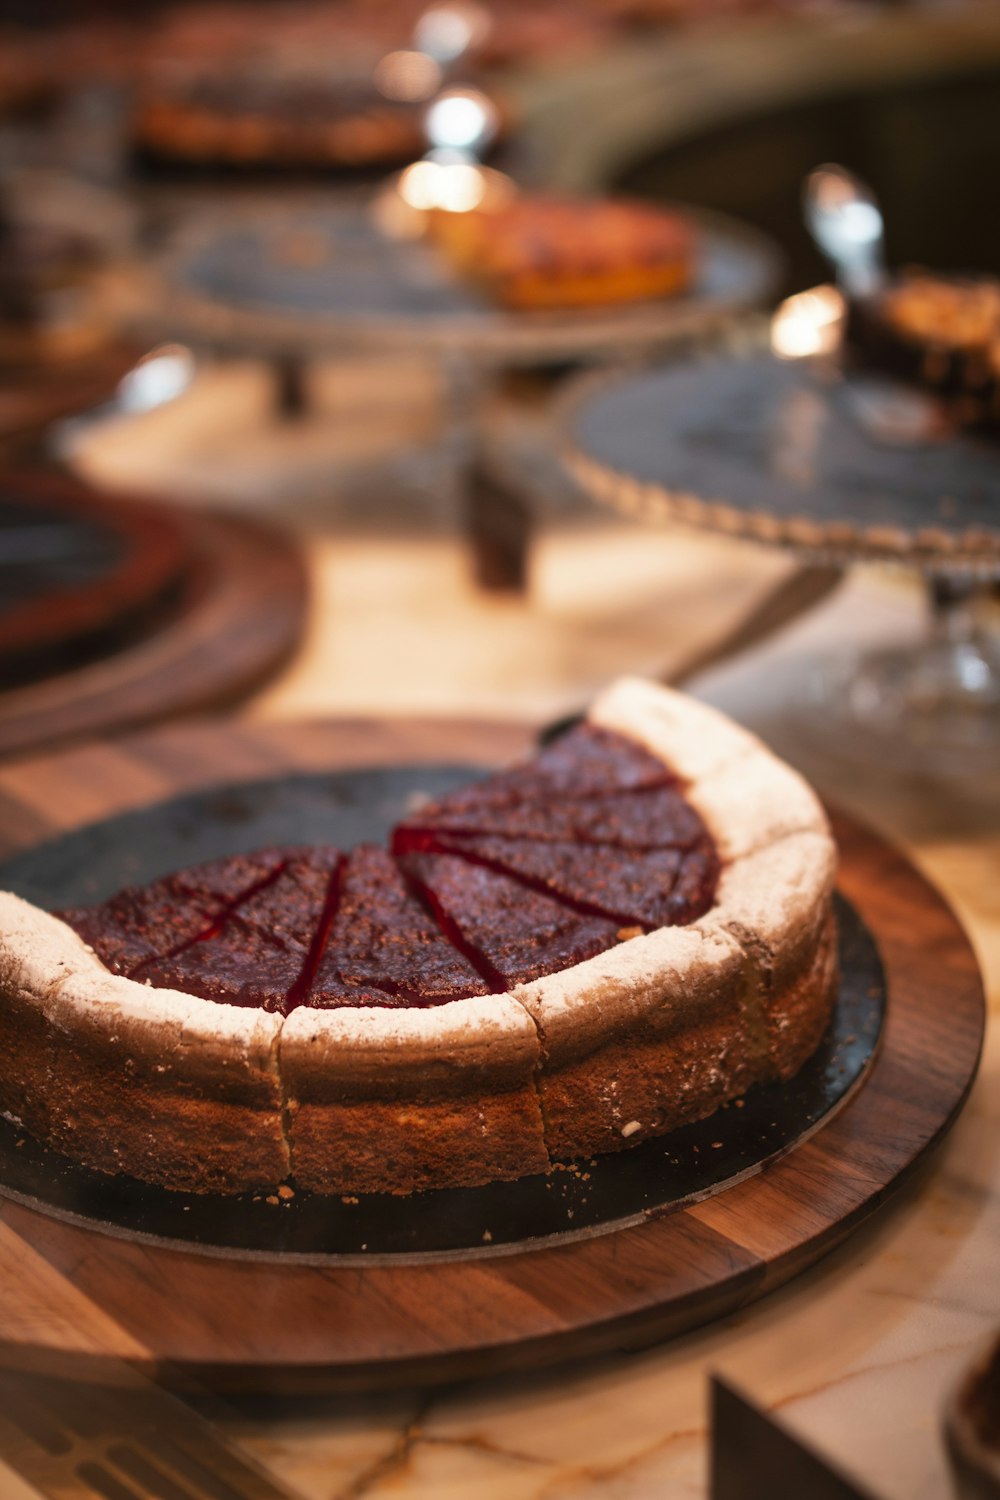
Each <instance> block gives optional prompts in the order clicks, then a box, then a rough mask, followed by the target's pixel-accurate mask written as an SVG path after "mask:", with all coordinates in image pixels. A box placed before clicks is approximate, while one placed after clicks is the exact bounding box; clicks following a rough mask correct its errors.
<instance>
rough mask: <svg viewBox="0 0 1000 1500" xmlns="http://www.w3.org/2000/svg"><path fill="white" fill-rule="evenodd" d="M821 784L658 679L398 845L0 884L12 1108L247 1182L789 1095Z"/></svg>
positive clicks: (830, 947)
mask: <svg viewBox="0 0 1000 1500" xmlns="http://www.w3.org/2000/svg"><path fill="white" fill-rule="evenodd" d="M833 874H834V846H833V842H832V839H831V836H830V833H829V829H828V826H827V822H826V819H825V816H824V814H823V812H822V809H821V808H820V806H819V804H818V802H817V800H816V798H815V796H814V794H813V793H812V791H811V790H810V789H809V788H808V786H806V784H805V783H804V782H803V781H802V780H801V778H800V777H799V776H798V775H797V774H796V773H795V772H794V771H792V770H791V769H790V768H788V767H787V766H785V765H784V764H783V763H782V762H780V761H778V760H777V759H775V757H774V756H772V755H771V754H770V752H769V751H767V750H766V749H765V748H764V746H763V745H762V744H761V743H760V742H759V741H758V740H756V739H755V738H754V737H753V736H752V735H750V734H748V733H746V732H745V731H744V730H742V729H740V728H738V727H737V726H736V725H734V724H732V723H731V722H730V721H729V720H727V719H725V718H724V717H723V716H722V715H720V714H718V713H716V712H715V711H713V710H711V709H709V708H706V707H704V706H703V705H701V704H699V703H696V702H695V701H694V700H692V699H689V698H686V697H684V696H682V695H680V694H677V693H674V692H671V691H669V690H667V689H664V688H660V687H656V686H653V685H651V684H649V683H645V682H641V681H638V680H632V679H626V680H623V681H621V682H619V683H617V684H615V685H614V686H613V687H612V688H611V689H609V690H608V691H607V692H605V693H604V694H603V695H602V696H601V697H600V698H599V699H598V700H597V702H596V703H595V704H594V706H593V708H592V709H591V711H590V713H589V714H588V716H587V718H586V720H585V721H584V722H582V723H581V724H580V725H579V726H577V727H576V728H575V729H573V730H571V731H570V732H569V733H567V734H565V735H564V736H562V737H561V738H560V739H558V740H557V741H555V742H554V743H553V744H552V745H550V746H549V747H547V748H546V749H544V750H541V751H540V752H538V753H537V754H536V755H535V756H533V757H532V758H530V759H527V760H524V761H522V762H521V763H519V764H517V765H515V766H512V767H510V768H508V769H507V770H503V771H499V772H497V773H496V774H494V775H492V776H488V777H486V778H485V779H483V780H479V781H473V782H471V783H469V784H468V785H466V786H464V787H462V788H460V789H459V790H458V791H455V792H452V793H450V794H449V795H447V796H445V797H443V798H441V799H440V800H439V801H437V802H434V803H431V804H429V805H426V806H423V807H421V808H419V809H418V810H416V811H414V812H412V813H411V814H410V815H409V816H408V817H407V818H406V819H405V820H404V821H403V822H402V823H401V824H399V825H398V826H397V827H396V829H395V830H394V832H393V835H392V838H391V842H390V847H389V848H380V847H376V846H375V845H362V846H360V847H357V848H354V849H350V850H340V849H336V848H332V847H328V846H319V847H309V848H298V847H296V848H270V849H263V850H260V851H258V852H256V853H253V854H249V855H238V856H233V857H231V858H229V859H222V860H216V861H213V862H212V863H210V864H208V865H202V866H199V867H197V868H195V869H191V870H186V871H180V872H177V873H174V874H172V875H169V876H166V877H164V878H163V879H161V880H158V881H155V882H153V883H152V884H150V885H147V886H144V887H141V888H137V889H130V890H126V891H122V892H119V893H118V895H116V896H114V897H112V898H111V899H110V900H108V901H106V902H104V903H103V904H102V905H100V906H97V907H92V908H88V909H76V910H68V911H63V912H60V913H56V914H50V913H48V912H44V911H42V910H40V909H39V908H37V907H35V906H32V905H30V904H29V903H27V902H25V901H23V900H21V899H20V898H18V897H17V896H15V895H10V894H5V895H0V1014H2V1018H3V1022H4V1031H5V1036H6V1038H7V1044H6V1048H5V1060H4V1063H3V1066H2V1069H0V1109H2V1110H3V1112H4V1114H5V1115H6V1117H7V1118H8V1119H11V1120H13V1121H15V1122H16V1123H18V1124H20V1125H23V1127H24V1128H25V1129H26V1130H28V1131H29V1132H30V1133H31V1134H33V1135H34V1136H36V1137H38V1138H40V1139H41V1140H43V1141H45V1142H46V1143H48V1144H50V1145H51V1146H53V1147H55V1148H56V1149H57V1150H59V1151H60V1152H63V1153H64V1154H66V1155H67V1156H69V1157H71V1158H73V1159H74V1160H75V1161H77V1162H80V1163H82V1164H84V1165H85V1166H88V1167H92V1168H97V1169H99V1170H101V1171H105V1172H124V1173H128V1174H130V1175H132V1176H134V1177H138V1178H140V1179H144V1180H147V1181H151V1182H155V1183H158V1184H161V1185H163V1186H166V1187H170V1188H178V1189H184V1190H191V1191H212V1192H223V1193H233V1192H240V1191H245V1190H249V1189H255V1190H259V1189H273V1188H274V1187H276V1185H278V1184H279V1183H281V1182H284V1181H285V1180H287V1179H288V1178H291V1179H292V1180H293V1181H294V1182H295V1183H296V1184H297V1185H298V1186H299V1187H300V1188H305V1189H309V1190H312V1191H315V1192H320V1193H339V1194H355V1193H366V1192H393V1193H410V1192H413V1191H414V1190H420V1189H429V1188H435V1187H455V1186H472V1185H477V1184H482V1183H486V1182H490V1181H495V1180H507V1179H513V1178H517V1177H520V1176H523V1175H525V1174H528V1173H536V1172H543V1171H545V1170H547V1169H548V1168H549V1167H550V1166H551V1165H552V1164H553V1163H554V1162H558V1161H564V1160H569V1159H572V1158H574V1157H578V1156H582V1155H591V1154H594V1153H598V1152H606V1151H616V1150H621V1149H623V1148H627V1147H628V1146H630V1145H632V1144H634V1143H635V1142H637V1141H641V1140H643V1139H645V1138H647V1137H649V1136H655V1135H660V1134H662V1133H664V1132H666V1131H669V1130H672V1129H674V1128H676V1127H677V1126H679V1125H682V1124H686V1123H688V1122H691V1121H694V1120H698V1119H701V1118H704V1117H705V1116H707V1115H709V1114H711V1113H712V1112H713V1111H715V1110H716V1109H718V1108H719V1107H720V1106H721V1105H722V1104H724V1103H726V1102H727V1101H729V1100H731V1099H734V1098H736V1097H738V1096H739V1095H741V1094H743V1093H744V1092H745V1091H746V1090H747V1089H748V1088H749V1087H751V1086H752V1085H754V1084H756V1083H762V1082H767V1081H773V1080H777V1079H786V1078H789V1077H791V1076H792V1075H793V1074H794V1073H795V1072H797V1071H798V1069H799V1068H800V1067H801V1066H802V1064H803V1063H804V1062H805V1061H806V1059H807V1058H808V1057H809V1056H810V1055H811V1054H812V1052H813V1051H814V1050H815V1049H816V1047H817V1046H818V1045H819V1042H820V1040H821V1039H822V1036H823V1034H824V1031H825V1029H826V1026H827V1023H828V1020H829V1017H830V1013H831V1009H832V1006H833V1003H834V999H835V994H836V986H837V964H836V935H835V930H834V921H833V913H832V888H833Z"/></svg>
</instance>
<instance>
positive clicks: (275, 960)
mask: <svg viewBox="0 0 1000 1500" xmlns="http://www.w3.org/2000/svg"><path fill="white" fill-rule="evenodd" d="M342 861H343V855H342V854H340V852H339V851H338V850H336V849H332V848H317V849H312V850H307V851H305V852H303V853H300V854H295V855H293V856H292V857H291V858H290V859H288V860H287V861H286V862H285V864H284V865H283V867H281V869H280V873H279V874H278V875H277V877H276V879H274V880H272V881H270V882H269V883H268V884H266V885H264V886H262V887H260V888H259V889H258V890H257V891H256V892H255V893H254V894H251V895H250V896H249V897H248V898H247V899H245V900H244V901H243V902H242V903H241V904H240V905H239V906H238V907H236V908H235V910H230V911H229V912H228V914H227V915H226V916H225V917H224V918H223V919H222V921H221V922H220V924H219V925H218V926H217V928H216V929H215V930H213V931H210V932H209V933H207V934H206V935H205V936H203V937H202V938H201V939H199V940H198V941H196V942H194V943H191V944H189V945H188V946H187V947H185V948H183V949H182V950H181V951H180V952H178V953H175V954H174V955H172V956H167V957H164V958H160V959H156V960H154V961H153V962H151V963H148V964H146V965H144V967H143V968H142V970H141V971H140V977H141V978H142V979H144V980H147V981H148V982H149V983H150V984H153V985H155V986H157V987H158V988H162V989H172V990H180V991H182V992H183V993H185V994H189V995H198V996H200V997H201V998H202V999H204V1000H215V1001H219V1002H221V1003H223V1004H226V1005H250V1006H259V1007H260V1008H261V1009H263V1010H268V1011H280V1012H285V1011H287V1010H288V1009H289V1008H290V1005H291V1004H294V1001H295V998H296V996H297V992H298V990H299V989H300V987H301V984H302V982H304V981H305V982H307V979H306V976H307V970H308V968H309V963H310V958H311V956H312V954H313V952H314V950H315V947H316V944H317V942H318V934H319V931H320V927H321V923H322V919H323V914H324V912H325V910H326V906H327V901H328V897H329V893H330V887H331V881H332V880H333V878H334V875H335V873H336V871H337V870H338V869H339V866H340V864H341V862H342Z"/></svg>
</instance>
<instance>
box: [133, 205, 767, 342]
mask: <svg viewBox="0 0 1000 1500" xmlns="http://www.w3.org/2000/svg"><path fill="white" fill-rule="evenodd" d="M682 211H683V213H684V214H685V215H686V216H687V217H689V218H690V219H692V220H693V221H694V223H695V226H696V229H697V233H698V237H699V251H698V269H697V272H696V277H695V282H694V285H693V287H692V288H691V290H690V291H689V292H686V293H685V294H683V295H681V296H677V297H672V298H666V299H661V300H658V301H651V302H643V303H636V304H631V305H628V306H620V307H607V308H600V307H598V308H587V309H581V310H573V311H561V312H545V311H536V312H513V311H505V310H504V309H502V308H499V307H496V306H495V305H493V304H492V303H491V302H490V301H489V300H488V298H487V297H486V296H485V295H484V294H482V293H480V292H478V291H476V290H475V289H473V288H471V287H470V286H468V285H466V284H465V283H464V282H462V281H460V280H459V279H457V278H456V277H455V276H454V275H452V274H451V273H449V272H448V270H447V269H446V267H445V266H444V264H443V262H442V261H441V260H440V259H439V258H438V257H437V255H436V254H435V253H434V252H433V251H431V250H429V249H428V248H426V247H425V246H422V245H419V244H416V243H414V242H413V241H398V240H393V239H390V238H388V237H387V236H386V235H384V234H382V233H381V232H380V231H379V229H378V227H377V225H376V222H375V219H374V217H373V215H372V214H371V212H370V211H369V203H368V201H367V200H366V199H364V198H359V197H358V196H357V195H351V194H346V193H341V194H334V193H327V194H324V195H319V194H303V195H302V196H301V197H295V196H292V197H289V196H283V197H282V198H281V199H280V201H279V202H278V203H277V205H276V203H275V201H274V200H272V199H269V198H263V199H262V198H260V197H259V196H257V195H254V196H251V197H248V198H243V199H237V200H234V199H227V202H226V206H225V209H224V210H219V209H216V210H215V211H214V212H213V211H211V210H209V209H202V210H201V211H200V212H197V213H192V214H190V215H189V216H187V217H186V219H182V220H181V221H180V222H179V223H178V224H177V225H176V226H175V228H174V230H173V232H172V233H171V235H170V237H169V239H168V242H167V243H166V244H165V245H164V247H163V249H162V251H161V252H160V254H159V255H157V256H156V257H154V258H153V259H152V260H151V261H148V262H144V263H143V264H142V265H139V264H135V265H134V266H133V267H132V268H131V269H130V270H129V271H128V272H127V273H126V274H124V275H123V277H122V279H121V282H120V286H119V291H118V295H119V299H120V300H119V303H118V306H119V311H120V315H121V316H124V317H125V318H126V319H127V320H129V321H130V322H131V323H133V324H134V325H136V324H137V325H138V326H140V327H142V328H143V329H144V331H146V332H155V333H158V334H162V333H163V332H164V331H168V332H169V333H170V334H171V336H174V337H181V338H186V339H188V340H190V341H191V342H193V343H200V344H202V345H206V346H208V347H211V348H215V349H221V350H223V351H226V352H230V353H240V354H250V355H254V354H256V355H260V356H262V357H267V358H272V359H305V358H308V357H314V356H316V355H321V354H329V353H343V352H345V351H358V352H361V353H369V354H376V353H384V354H399V353H402V352H410V353H412V352H414V351H419V352H423V353H426V354H428V355H434V356H437V357H446V358H447V357H450V358H459V359H461V360H464V361H469V362H470V363H471V364H473V365H485V366H487V367H494V368H495V367H497V366H500V367H503V368H506V367H510V366H511V365H528V366H531V365H540V364H553V363H558V362H565V361H568V360H576V359H595V358H600V357H602V356H607V355H609V354H613V353H616V352H618V353H620V352H621V351H622V350H623V349H625V350H630V349H636V348H642V347H647V348H648V347H650V346H655V345H656V344H663V343H664V342H665V341H669V340H671V339H673V338H674V337H676V336H677V335H679V334H682V333H691V332H693V331H696V330H701V329H704V328H705V327H707V326H711V325H713V324H717V323H718V322H720V321H721V320H723V319H726V318H728V317H730V316H732V315H733V314H734V313H737V312H740V311H743V310H746V309H747V308H751V307H755V306H760V305H762V304H763V303H765V302H766V301H767V300H768V299H769V298H770V297H771V296H772V295H773V293H774V291H775V290H776V287H777V285H778V281H779V279H780V276H781V272H782V258H781V255H780V252H779V251H778V250H777V248H776V247H775V246H774V245H773V244H772V242H771V241H770V240H769V239H768V238H767V237H766V236H764V235H762V234H760V233H759V232H758V231H757V230H755V229H753V228H751V227H750V226H748V225H745V224H742V223H740V222H738V221H736V220H733V219H730V218H728V217H726V216H724V215H721V214H713V213H708V212H705V211H703V210H700V209H691V208H687V207H685V208H684V209H683V210H682Z"/></svg>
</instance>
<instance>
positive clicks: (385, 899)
mask: <svg viewBox="0 0 1000 1500" xmlns="http://www.w3.org/2000/svg"><path fill="white" fill-rule="evenodd" d="M489 989H490V987H489V986H488V985H487V984H486V983H485V982H484V980H483V978H482V976H481V975H480V973H479V972H478V970H476V969H475V968H474V967H473V966H472V964H471V963H470V962H469V961H468V959H467V958H466V957H465V956H464V955H463V954H462V953H461V952H459V951H458V949H456V948H454V947H452V945H451V943H450V942H449V941H448V940H447V938H446V937H444V935H443V934H442V932H441V930H440V928H439V926H438V924H437V922H436V921H435V920H434V918H433V917H432V916H431V914H430V912H429V910H428V908H427V907H426V906H424V905H423V904H422V903H421V902H420V901H419V900H418V899H417V897H416V896H415V895H414V894H413V892H412V891H411V890H410V888H409V887H408V885H407V883H406V881H405V880H404V878H403V874H402V872H401V870H400V869H399V867H398V865H397V864H396V861H395V860H394V859H393V858H392V856H391V855H390V854H388V853H387V852H386V851H385V850H384V849H379V848H377V847H375V846H374V845H370V844H369V845H364V844H363V845H361V846H360V847H359V848H357V849H355V850H353V851H352V853H351V854H350V856H349V857H348V859H347V861H346V863H345V865H344V868H343V870H342V872H341V876H340V882H339V889H338V892H337V899H336V908H335V913H334V915H333V917H332V921H331V924H330V928H329V934H328V936H327V940H326V945H325V953H324V956H323V958H322V960H321V961H320V963H319V965H318V968H317V971H316V975H315V978H314V979H313V982H312V985H311V987H310V990H309V994H308V996H307V998H306V1002H305V1003H306V1004H307V1005H310V1006H313V1007H315V1008H317V1009H333V1008H335V1007H337V1006H342V1005H387V1006H403V1005H417V1006H426V1005H443V1004H445V1003H446V1002H448V1001H451V1000H465V999H468V998H470V997H471V996H473V995H487V994H489Z"/></svg>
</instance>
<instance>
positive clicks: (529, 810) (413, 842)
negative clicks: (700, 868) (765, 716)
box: [393, 786, 705, 858]
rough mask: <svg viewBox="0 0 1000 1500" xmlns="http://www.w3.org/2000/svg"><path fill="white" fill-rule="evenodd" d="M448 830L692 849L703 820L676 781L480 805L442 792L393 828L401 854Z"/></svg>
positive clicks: (429, 844)
mask: <svg viewBox="0 0 1000 1500" xmlns="http://www.w3.org/2000/svg"><path fill="white" fill-rule="evenodd" d="M448 834H495V835H498V836H500V837H504V838H525V839H535V840H537V841H545V842H563V841H568V842H573V843H578V844H591V845H594V844H597V845H603V844H608V845H610V846H612V847H613V848H617V849H690V848H693V847H694V846H695V845H696V844H698V843H699V842H700V841H703V840H704V838H705V825H704V823H703V822H702V820H701V818H700V817H699V816H698V814H697V813H696V812H695V810H694V808H693V807H692V806H691V805H690V803H689V802H687V801H686V800H685V797H684V794H683V793H682V791H681V790H680V788H679V787H676V786H658V787H639V788H637V789H636V790H635V791H629V792H600V793H592V794H591V795H590V796H586V797H566V798H564V799H561V798H557V799H554V800H551V801H540V802H535V801H531V802H523V803H516V804H514V805H512V806H496V805H493V804H488V805H486V806H485V807H482V808H475V807H469V806H458V807H453V806H452V805H451V804H450V802H449V799H447V798H444V799H442V800H441V801H440V802H437V803H434V804H432V805H431V806H429V807H427V808H424V809H421V810H420V811H419V812H417V813H414V814H413V816H412V817H410V818H408V819H407V820H406V822H405V823H401V824H400V825H399V827H398V828H396V830H395V832H394V834H393V847H394V849H395V850H396V852H397V853H399V854H404V853H407V852H408V851H409V850H421V849H432V848H433V847H434V843H435V839H436V838H437V837H438V836H439V835H448ZM591 857H592V858H593V856H591Z"/></svg>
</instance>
